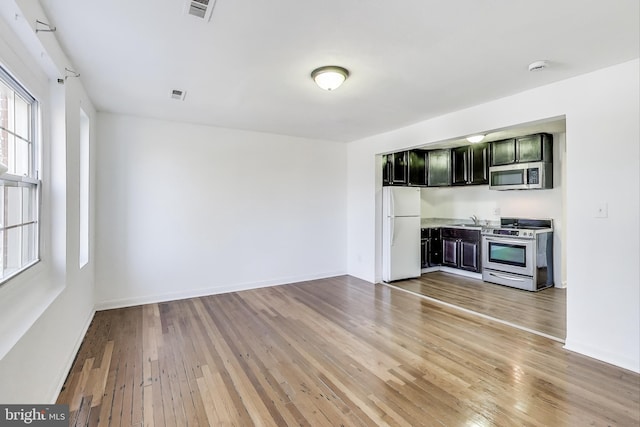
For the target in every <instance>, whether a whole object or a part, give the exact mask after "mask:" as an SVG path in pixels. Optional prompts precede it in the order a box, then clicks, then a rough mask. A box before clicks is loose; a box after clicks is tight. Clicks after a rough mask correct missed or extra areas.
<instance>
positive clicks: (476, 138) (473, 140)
mask: <svg viewBox="0 0 640 427" xmlns="http://www.w3.org/2000/svg"><path fill="white" fill-rule="evenodd" d="M483 139H484V135H471V136H468V137H467V141H469V142H470V143H472V144H477V143H478V142H480V141H482V140H483Z"/></svg>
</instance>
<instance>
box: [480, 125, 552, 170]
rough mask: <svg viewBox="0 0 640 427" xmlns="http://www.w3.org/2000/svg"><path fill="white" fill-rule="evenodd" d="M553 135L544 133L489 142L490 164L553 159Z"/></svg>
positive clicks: (497, 164) (550, 160) (548, 160)
mask: <svg viewBox="0 0 640 427" xmlns="http://www.w3.org/2000/svg"><path fill="white" fill-rule="evenodd" d="M552 147H553V136H551V135H549V134H546V133H538V134H534V135H527V136H522V137H519V138H511V139H505V140H503V141H495V142H492V143H491V166H500V165H510V164H513V163H530V162H549V163H551V162H552V161H553V148H552Z"/></svg>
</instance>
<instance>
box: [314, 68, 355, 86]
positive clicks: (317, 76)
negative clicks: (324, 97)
mask: <svg viewBox="0 0 640 427" xmlns="http://www.w3.org/2000/svg"><path fill="white" fill-rule="evenodd" d="M347 77H349V70H347V69H346V68H343V67H339V66H337V65H327V66H324V67H320V68H316V69H315V70H313V71H312V72H311V78H312V79H313V80H314V81H315V82H316V84H317V85H318V86H320V87H321V88H322V89H324V90H335V89H337V88H339V87H340V85H341V84H342V83H344V81H345V80H346V79H347Z"/></svg>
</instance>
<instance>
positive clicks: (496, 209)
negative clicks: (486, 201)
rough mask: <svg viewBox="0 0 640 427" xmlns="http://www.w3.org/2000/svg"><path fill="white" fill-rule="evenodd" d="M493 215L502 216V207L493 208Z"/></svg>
mask: <svg viewBox="0 0 640 427" xmlns="http://www.w3.org/2000/svg"><path fill="white" fill-rule="evenodd" d="M493 215H494V216H500V208H493Z"/></svg>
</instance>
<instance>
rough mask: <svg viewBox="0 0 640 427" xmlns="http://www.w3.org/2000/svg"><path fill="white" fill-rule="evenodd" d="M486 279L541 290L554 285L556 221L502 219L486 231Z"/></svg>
mask: <svg viewBox="0 0 640 427" xmlns="http://www.w3.org/2000/svg"><path fill="white" fill-rule="evenodd" d="M482 280H484V281H486V282H492V283H497V284H500V285H506V286H511V287H514V288H519V289H525V290H527V291H539V290H541V289H544V288H548V287H550V286H553V220H551V219H526V218H501V219H500V227H495V228H485V229H483V230H482Z"/></svg>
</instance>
